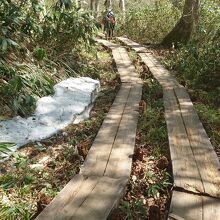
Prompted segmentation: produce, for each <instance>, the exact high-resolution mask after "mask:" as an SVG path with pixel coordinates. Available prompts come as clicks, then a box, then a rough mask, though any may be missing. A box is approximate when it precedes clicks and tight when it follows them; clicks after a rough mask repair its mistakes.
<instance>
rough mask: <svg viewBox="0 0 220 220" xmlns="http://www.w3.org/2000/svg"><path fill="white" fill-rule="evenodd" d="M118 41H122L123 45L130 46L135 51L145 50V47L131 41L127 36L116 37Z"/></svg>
mask: <svg viewBox="0 0 220 220" xmlns="http://www.w3.org/2000/svg"><path fill="white" fill-rule="evenodd" d="M117 39H118V40H119V41H121V42H122V43H124V44H125V45H127V46H129V47H131V48H132V49H133V50H135V51H136V52H137V53H141V52H142V53H143V52H146V51H147V50H146V48H145V47H143V46H141V45H140V44H138V43H136V42H134V41H131V40H129V39H128V38H125V37H118V38H117Z"/></svg>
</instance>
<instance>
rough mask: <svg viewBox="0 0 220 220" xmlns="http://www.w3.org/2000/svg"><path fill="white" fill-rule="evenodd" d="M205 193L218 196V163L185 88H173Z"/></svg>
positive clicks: (219, 172)
mask: <svg viewBox="0 0 220 220" xmlns="http://www.w3.org/2000/svg"><path fill="white" fill-rule="evenodd" d="M175 93H176V96H177V98H178V101H179V106H180V109H181V113H182V116H183V120H184V124H185V127H186V131H187V135H188V138H189V141H190V144H191V147H192V151H193V154H194V157H195V160H196V163H197V165H198V168H199V172H200V176H201V178H202V182H203V185H204V189H205V193H207V194H209V195H211V196H214V197H219V198H220V163H219V160H218V158H217V155H216V153H215V151H214V149H213V147H212V144H211V142H210V141H209V138H208V136H207V134H206V132H205V129H204V128H203V125H202V123H201V122H200V120H199V117H198V115H197V113H196V111H195V109H194V107H193V103H192V102H191V100H190V98H189V95H188V93H187V92H186V90H185V88H184V87H182V88H175Z"/></svg>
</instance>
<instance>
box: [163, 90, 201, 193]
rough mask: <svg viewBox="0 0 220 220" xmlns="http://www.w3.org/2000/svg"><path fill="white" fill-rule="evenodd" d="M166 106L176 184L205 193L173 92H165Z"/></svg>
mask: <svg viewBox="0 0 220 220" xmlns="http://www.w3.org/2000/svg"><path fill="white" fill-rule="evenodd" d="M164 106H165V118H166V123H167V130H168V138H169V146H170V154H171V159H172V167H173V178H174V184H175V186H177V187H181V188H183V189H186V190H191V191H193V192H204V189H203V185H202V182H201V178H200V175H199V171H198V167H197V164H196V162H195V158H194V156H193V152H192V149H191V146H190V143H189V140H188V137H187V134H186V130H185V127H184V124H183V120H182V117H181V114H180V110H179V106H178V103H177V100H176V97H175V94H174V91H173V90H164Z"/></svg>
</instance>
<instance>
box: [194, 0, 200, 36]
mask: <svg viewBox="0 0 220 220" xmlns="http://www.w3.org/2000/svg"><path fill="white" fill-rule="evenodd" d="M193 16H194V32H197V31H198V28H199V16H200V0H196V1H195V4H194V8H193Z"/></svg>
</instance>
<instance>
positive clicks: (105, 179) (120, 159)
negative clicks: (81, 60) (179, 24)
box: [36, 40, 142, 220]
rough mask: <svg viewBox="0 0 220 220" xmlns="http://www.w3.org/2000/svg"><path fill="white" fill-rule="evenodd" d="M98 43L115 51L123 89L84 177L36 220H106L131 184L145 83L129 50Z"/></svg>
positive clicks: (75, 179)
mask: <svg viewBox="0 0 220 220" xmlns="http://www.w3.org/2000/svg"><path fill="white" fill-rule="evenodd" d="M98 41H99V42H100V43H101V44H103V45H105V46H106V47H108V48H109V49H110V50H111V51H112V55H113V59H114V60H115V62H116V66H117V69H118V72H119V74H120V77H121V81H122V85H121V88H120V90H119V92H118V94H117V96H116V98H115V101H114V103H113V105H112V107H111V109H110V111H109V112H108V114H107V117H106V118H105V120H104V122H103V124H102V126H101V128H100V130H99V132H98V134H97V136H96V139H95V141H94V143H93V145H92V147H91V149H90V151H89V153H88V155H87V157H86V160H85V162H84V165H83V168H82V169H81V172H80V174H78V175H76V176H74V177H73V179H72V180H71V181H70V182H69V183H68V184H67V185H66V186H65V187H64V188H63V190H62V191H61V192H60V193H59V194H58V195H57V196H56V197H55V198H54V199H53V201H52V202H51V203H50V204H49V205H48V206H47V207H46V208H45V209H44V211H43V212H42V213H41V214H40V215H39V216H38V217H37V218H36V220H70V219H71V220H73V219H74V220H102V219H106V218H107V216H108V215H109V213H110V211H111V210H112V208H113V207H114V206H115V205H116V203H117V202H118V200H119V199H120V198H121V196H122V195H123V192H124V188H125V186H126V184H127V182H128V180H129V176H130V171H131V163H132V154H133V151H134V145H135V136H136V126H137V122H138V116H139V113H138V110H139V101H140V99H141V95H142V81H141V80H140V79H139V78H138V74H137V73H136V71H135V67H134V66H133V65H132V62H131V60H130V59H129V57H128V54H127V51H126V49H125V48H123V47H121V46H118V45H115V44H113V43H110V42H107V41H105V40H98Z"/></svg>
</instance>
